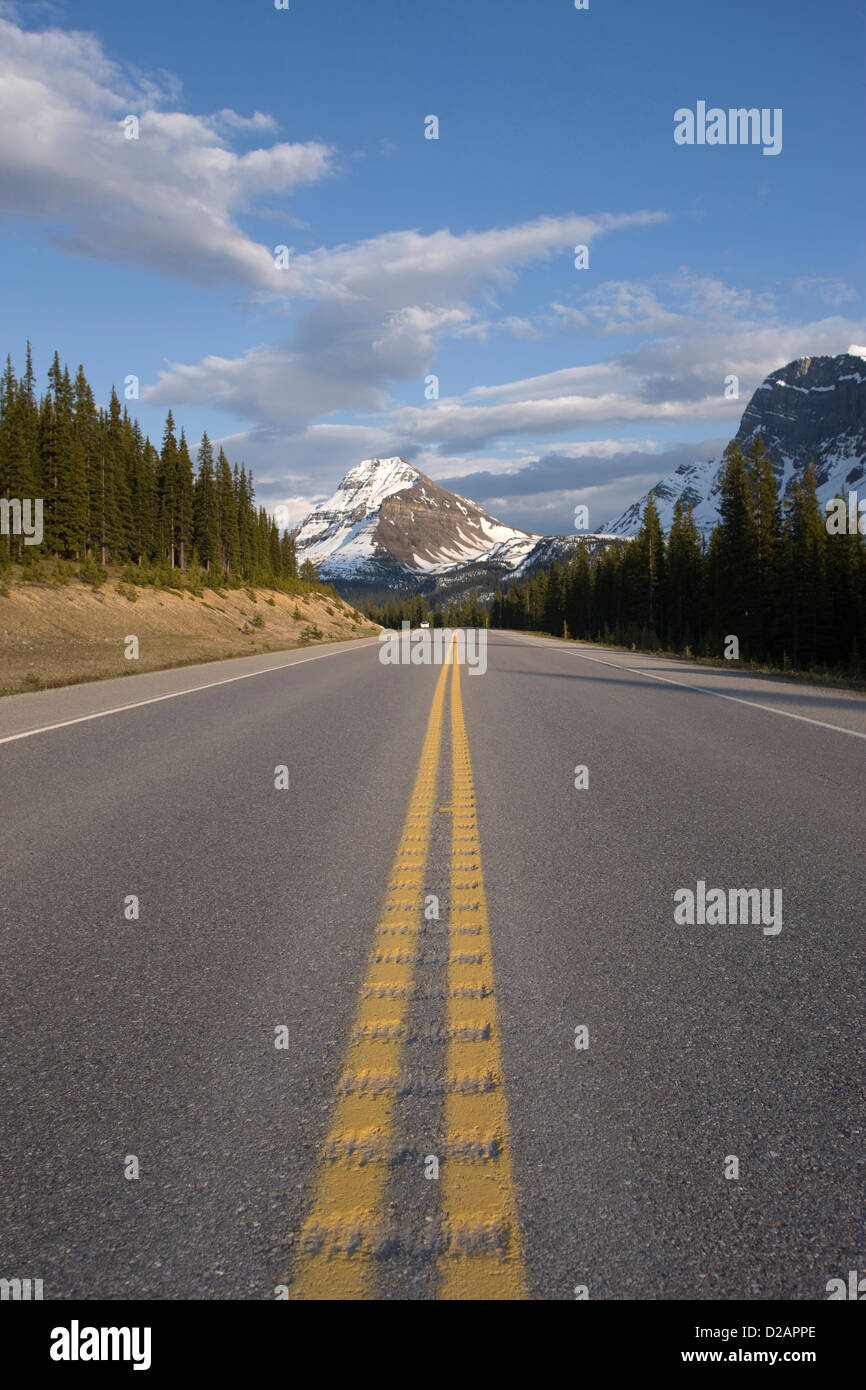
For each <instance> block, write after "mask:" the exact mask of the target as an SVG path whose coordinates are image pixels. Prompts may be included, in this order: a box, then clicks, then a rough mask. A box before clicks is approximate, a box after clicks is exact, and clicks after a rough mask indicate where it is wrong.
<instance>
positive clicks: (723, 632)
mask: <svg viewBox="0 0 866 1390" xmlns="http://www.w3.org/2000/svg"><path fill="white" fill-rule="evenodd" d="M725 458H726V467H725V470H724V473H723V477H722V485H721V495H720V498H719V511H720V520H719V522H718V524H717V526H716V527H715V530H714V531H713V533H712V535H711V537H710V539H709V542H708V543H706V544H705V543H704V541H703V538H702V536H701V534H700V532H699V531H698V528H697V526H696V525H695V521H694V518H693V516H692V512H691V508H690V507H688V508H685V509H684V508H683V507H682V505H681V503H680V502H679V501H678V502H677V503H676V506H675V509H674V517H673V524H672V526H671V530H670V534H669V536H668V537H667V541H666V540H665V537H664V534H663V532H662V528H661V525H660V522H659V515H658V510H657V508H656V505H655V501H654V500H653V498H652V496H650V498H649V500H648V502H647V505H646V508H645V511H644V515H643V520H642V524H641V528H640V531H639V533H638V535H637V538H636V539H635V540H634V541H631V542H630V543H628V544H625V545H622V546H611V547H610V548H609V549H607V550H605V551H604V552H603V553H602V554H600V555H599V556H598V557H597V559H596V560H595V562H594V563H591V562H590V560H589V556H588V554H587V551H586V549H585V547H583V546H581V547H580V548H579V550H578V553H577V555H576V556H575V558H574V559H573V560H572V561H571V562H570V563H569V564H568V565H565V566H563V565H561V564H558V563H554V564H552V565H551V566H550V568H549V569H547V570H545V571H539V572H538V573H537V574H535V575H534V576H533V577H532V578H531V579H528V580H525V581H523V582H522V583H512V584H509V585H508V587H507V589H506V590H505V592H504V593H503V592H502V591H500V590H497V593H496V596H495V598H494V600H493V604H492V617H493V622H494V625H496V626H502V627H507V628H519V629H535V630H536V631H542V632H548V633H552V634H554V635H555V636H561V635H566V636H570V637H576V638H583V639H587V640H597V641H609V642H614V643H618V644H623V645H626V646H631V645H634V646H635V647H641V648H645V649H649V650H659V649H664V650H667V651H674V652H682V653H684V654H687V655H696V656H706V657H716V658H718V657H721V656H723V655H724V648H725V639H726V638H727V637H728V636H731V635H733V636H736V637H737V638H738V640H739V656H740V659H741V660H745V661H755V662H758V663H761V664H767V665H770V666H774V667H780V668H782V669H789V668H792V669H798V670H818V669H826V670H837V671H840V672H844V673H847V674H852V675H859V674H862V671H863V654H864V652H866V539H864V537H863V536H861V535H859V534H857V535H853V536H852V535H847V534H840V535H835V534H830V533H828V531H827V526H826V517H825V514H824V513H823V512H822V511H821V508H820V506H819V503H818V499H817V495H816V486H815V474H814V470H813V469H812V467H811V466H810V467H809V468H808V469H807V470H806V473H805V475H804V477H803V479H802V481H799V482H797V483H796V484H795V486H794V488H793V490H792V491H791V493H790V494H789V495H788V496H787V497H786V498H785V499H784V502H781V503H780V500H779V497H778V490H777V485H776V479H775V476H774V474H773V469H772V466H771V464H770V459H769V456H768V454H767V451H766V449H765V448H764V446H763V444H762V442H761V440H760V437H758V436H756V438H755V439H754V441H753V442H752V444H751V445H750V446H749V448H748V450H747V452H746V453H745V454H743V452H742V451H741V450H740V448H739V446H737V445H730V446H729V447H728V449H727V451H726V454H725Z"/></svg>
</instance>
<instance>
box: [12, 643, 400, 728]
mask: <svg viewBox="0 0 866 1390" xmlns="http://www.w3.org/2000/svg"><path fill="white" fill-rule="evenodd" d="M369 646H372V643H371V642H365V643H364V644H363V647H361V646H357V647H342V648H341V649H340V650H339V651H336V652H320V653H319V655H318V656H303V657H301V658H300V660H299V661H284V662H283V663H282V664H281V665H280V666H266V667H264V668H263V670H261V671H245V672H244V673H243V675H242V676H227V677H226V679H225V680H222V681H208V683H207V685H191V686H190V687H189V688H188V689H187V690H171V691H169V693H168V694H167V695H152V696H151V697H150V699H149V700H135V701H134V702H133V703H132V704H131V705H115V706H114V708H113V709H100V710H96V711H95V713H93V714H79V715H78V716H77V717H76V718H75V719H62V720H61V721H60V723H59V724H41V725H40V726H39V728H38V729H25V730H24V731H23V733H20V734H7V735H6V736H5V738H0V743H14V742H15V741H16V739H19V738H33V736H34V734H49V733H51V731H52V729H68V728H69V726H70V724H86V723H87V721H88V720H89V719H105V718H106V717H107V716H108V715H109V714H124V713H125V711H126V710H128V709H141V708H142V707H143V706H144V705H158V704H159V702H160V701H161V700H177V699H179V698H180V696H181V695H196V694H197V693H198V692H199V691H200V690H214V689H215V688H216V687H217V686H218V685H233V684H234V682H235V681H247V680H250V678H251V677H252V676H267V675H270V674H271V673H272V672H273V671H288V670H290V669H291V668H292V667H293V666H305V665H306V664H307V662H308V661H324V660H325V658H326V657H328V656H345V655H346V653H347V652H357V651H362V650H365V649H366V648H367V647H369ZM147 674H148V675H156V674H157V672H155V671H154V672H150V671H149V672H148V673H147ZM59 688H62V687H59Z"/></svg>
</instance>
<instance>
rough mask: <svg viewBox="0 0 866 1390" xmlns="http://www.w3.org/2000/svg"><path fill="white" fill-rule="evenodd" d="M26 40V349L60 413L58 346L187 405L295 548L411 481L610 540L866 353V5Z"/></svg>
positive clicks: (3, 106)
mask: <svg viewBox="0 0 866 1390" xmlns="http://www.w3.org/2000/svg"><path fill="white" fill-rule="evenodd" d="M0 17H2V18H0V25H2V32H0V131H2V135H0V209H2V217H0V236H2V246H0V255H2V264H3V267H4V271H5V274H4V289H3V296H2V306H3V314H2V322H3V326H4V335H3V336H4V345H3V350H4V352H5V351H7V350H8V351H10V352H11V353H12V355H13V359H14V360H15V361H16V364H17V365H19V367H20V364H21V360H22V356H23V344H24V341H25V340H26V338H28V337H30V338H31V339H32V341H33V344H34V351H35V355H36V363H37V368H38V370H39V374H40V384H44V371H45V368H46V367H47V364H48V361H49V359H50V356H51V354H52V353H53V350H54V348H55V347H56V348H57V349H58V350H59V351H60V353H61V356H62V357H64V358H65V359H68V360H69V361H70V364H72V365H77V363H78V362H79V361H80V362H83V363H84V366H85V369H86V371H87V373H88V375H89V377H90V379H91V381H92V383H93V385H94V388H95V390H96V392H97V396H98V398H99V399H100V400H102V401H104V400H106V399H107V396H108V393H109V391H110V387H111V385H112V383H114V384H116V385H117V386H118V388H120V387H121V386H122V383H123V381H124V379H125V378H126V377H127V376H128V375H130V374H135V375H136V376H138V377H139V379H140V382H141V399H140V400H138V401H136V402H132V403H131V406H130V408H131V409H132V410H133V411H134V413H135V414H137V415H138V417H139V419H140V420H141V421H142V424H143V426H144V427H145V429H146V430H147V431H148V432H149V433H150V434H151V436H152V437H154V438H155V439H158V438H159V437H160V436H161V433H162V425H163V420H164V416H165V412H166V410H167V409H168V407H169V406H170V407H171V408H172V410H173V411H174V413H175V416H176V418H177V420H178V422H179V423H180V424H182V425H183V426H184V427H185V429H186V432H187V435H188V437H189V439H190V440H191V441H193V442H197V441H198V439H199V438H200V435H201V432H202V430H203V429H207V431H208V433H209V434H210V435H211V437H212V438H217V439H219V440H221V441H223V442H224V444H225V447H226V450H227V452H228V453H229V455H230V457H232V458H233V459H238V460H241V461H245V462H247V463H248V464H251V465H252V467H253V469H254V471H255V475H256V479H257V487H258V496H259V499H260V500H261V501H263V502H264V503H265V504H266V505H268V506H270V507H275V506H277V505H283V506H285V507H287V508H288V514H289V515H290V517H291V519H292V520H299V519H300V518H301V516H302V515H303V514H304V513H305V512H306V511H307V510H308V509H309V508H310V507H311V506H312V505H313V503H314V502H315V501H317V500H319V499H321V498H322V497H324V496H327V495H328V494H329V493H330V492H331V491H332V490H333V488H334V487H335V485H336V483H337V482H338V481H339V479H340V478H341V477H342V475H343V473H344V472H345V471H346V470H347V469H348V468H350V467H352V466H354V465H355V464H356V463H357V462H358V461H359V460H360V459H361V458H364V457H369V456H371V455H376V454H378V455H390V454H396V453H399V454H402V455H403V456H404V457H406V458H409V459H411V460H412V461H414V462H415V463H416V464H417V465H418V466H419V467H420V468H422V469H423V470H424V471H425V472H427V473H429V474H430V475H431V476H433V477H435V478H436V479H437V480H439V481H442V482H444V483H445V484H446V485H447V486H452V487H455V488H456V489H457V490H461V488H462V489H463V490H465V491H466V492H467V494H468V495H471V496H473V497H474V498H476V499H477V500H478V501H480V502H483V503H484V504H485V505H487V506H488V507H489V508H490V509H491V510H492V511H494V513H496V514H497V515H499V516H500V517H501V518H502V519H503V520H506V521H510V522H511V523H512V524H515V525H520V526H526V527H528V528H530V529H534V530H543V531H547V532H562V531H568V530H570V529H572V528H571V524H570V519H571V517H572V515H573V510H574V506H575V505H576V504H577V503H578V502H582V503H585V504H587V505H588V506H589V508H590V524H591V526H593V527H597V526H599V525H600V524H601V523H602V522H604V521H605V520H610V519H612V518H613V517H614V516H615V515H616V514H617V513H618V512H619V511H621V510H622V509H623V508H624V507H625V506H626V505H627V504H628V503H629V502H631V501H632V500H634V498H635V497H637V496H639V495H640V494H641V493H643V492H644V491H645V490H646V488H647V487H648V486H649V485H650V484H651V483H652V482H654V481H656V480H657V478H658V477H659V476H660V475H661V474H662V473H664V472H665V471H667V470H668V469H669V468H670V467H671V466H672V465H675V464H676V463H678V462H681V461H692V460H693V459H695V458H702V457H707V456H708V455H710V454H712V453H713V452H714V451H716V450H717V449H718V447H719V446H720V444H721V443H722V442H724V441H725V440H727V439H728V438H729V437H730V436H731V435H732V434H733V433H734V432H735V430H736V427H737V423H738V420H739V416H740V414H741V412H742V410H743V408H744V406H745V404H746V402H747V400H748V397H749V395H750V394H751V392H752V391H753V390H754V389H755V387H756V386H757V385H758V384H759V383H760V381H761V380H762V379H763V377H764V376H765V375H766V373H767V372H769V371H771V370H773V369H774V368H776V367H779V366H781V365H783V364H784V363H785V362H787V361H789V360H791V359H792V358H794V357H800V356H807V355H810V356H811V355H818V354H821V353H837V352H844V351H846V350H847V348H848V347H849V345H850V344H852V343H855V344H863V343H866V327H864V299H863V290H864V262H863V222H864V216H863V214H864V199H863V177H862V148H863V129H864V121H863V117H864V109H863V108H864V99H863V92H864V84H863V74H862V53H863V48H864V37H866V35H864V29H866V15H864V11H863V8H862V5H857V4H855V3H853V0H829V3H825V4H822V5H820V6H817V5H814V4H811V3H806V0H789V2H788V3H781V0H764V3H762V4H761V5H760V6H759V7H756V6H754V5H753V4H747V3H728V4H723V5H721V4H720V5H717V6H712V7H710V6H706V5H695V4H694V0H665V3H658V4H653V3H650V2H649V0H641V2H640V3H639V2H638V0H619V2H618V3H615V0H590V5H589V9H588V10H585V11H578V10H576V9H575V8H574V5H573V0H525V2H521V0H471V2H470V0H438V3H435V4H429V5H427V4H421V3H414V4H408V3H406V0H367V2H366V3H363V4H359V3H356V0H291V6H290V9H289V10H288V11H278V10H276V9H275V7H274V4H273V0H184V3H182V4H181V3H177V0H172V3H166V2H165V0H150V3H149V4H147V5H124V4H118V3H117V2H116V0H74V3H71V2H70V3H62V0H57V2H56V3H50V4H44V3H40V0H31V3H28V4H27V5H26V6H21V7H18V6H15V5H10V4H6V3H0ZM699 101H705V102H706V103H707V105H708V106H710V107H713V106H717V107H719V108H722V109H723V110H727V109H729V108H731V107H757V108H769V109H771V110H772V109H775V108H781V110H782V113H783V120H782V137H783V138H782V149H781V152H780V153H779V154H778V155H765V154H763V152H762V148H761V147H760V145H726V146H709V145H703V146H699V145H694V146H680V145H677V144H675V142H674V139H673V132H674V112H675V111H676V110H677V109H678V108H690V109H695V108H696V105H697V103H698V102H699ZM128 115H136V116H137V117H138V119H139V122H140V129H139V138H138V140H125V139H124V138H123V127H122V122H123V120H124V118H125V117H126V116H128ZM429 115H436V116H437V117H438V119H439V139H438V140H427V139H425V138H424V128H425V118H426V117H427V116H429ZM578 243H584V244H587V245H588V246H589V266H588V268H586V269H580V270H578V269H576V268H575V266H574V246H575V245H576V244H578ZM278 245H285V246H288V247H289V248H290V256H289V263H288V267H287V268H285V269H277V268H276V267H275V265H274V261H273V250H274V247H276V246H278ZM429 374H436V376H437V377H438V379H439V397H438V399H434V400H428V399H426V397H425V381H426V379H427V377H428V376H429ZM732 374H733V375H736V376H737V377H738V379H739V389H740V397H739V400H734V399H727V398H726V397H725V379H726V377H728V376H729V375H732Z"/></svg>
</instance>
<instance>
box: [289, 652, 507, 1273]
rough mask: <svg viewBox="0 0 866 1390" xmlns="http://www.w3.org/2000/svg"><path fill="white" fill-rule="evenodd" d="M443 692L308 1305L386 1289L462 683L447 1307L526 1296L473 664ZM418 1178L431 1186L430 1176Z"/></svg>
mask: <svg viewBox="0 0 866 1390" xmlns="http://www.w3.org/2000/svg"><path fill="white" fill-rule="evenodd" d="M456 640H457V639H455V644H454V647H453V648H452V655H453V657H454V659H453V660H452V662H451V663H450V664H449V665H444V666H443V667H442V669H441V671H440V673H439V677H438V679H437V682H436V689H435V693H434V696H433V704H432V707H431V710H430V716H429V719H428V721H427V729H426V732H425V735H424V743H423V746H422V749H421V757H420V761H419V764H418V771H417V774H416V777H415V783H414V786H413V789H412V795H411V798H410V801H409V809H408V811H407V814H406V819H405V822H404V825H403V830H402V833H401V836H400V842H399V846H398V849H397V854H396V856H395V859H394V864H393V868H392V870H391V875H390V880H389V883H388V891H387V895H386V898H385V903H384V906H383V908H382V912H381V915H380V918H379V922H378V925H377V927H376V934H375V940H374V944H373V950H372V953H371V956H370V960H369V964H368V967H367V972H366V976H365V979H364V983H363V985H362V986H361V992H360V998H359V1000H358V1005H357V1011H356V1015H355V1022H354V1025H353V1028H352V1034H351V1037H350V1040H349V1046H348V1050H347V1054H346V1060H345V1065H344V1069H343V1075H342V1079H341V1081H340V1084H339V1087H338V1094H337V1098H336V1104H335V1107H334V1112H333V1116H332V1120H331V1125H330V1129H329V1131H328V1135H327V1138H326V1140H325V1143H324V1146H323V1149H322V1153H321V1157H320V1163H319V1169H318V1174H317V1180H316V1188H315V1195H314V1197H313V1201H312V1205H311V1208H310V1212H309V1215H308V1217H307V1220H306V1222H305V1224H304V1227H303V1230H302V1233H301V1239H300V1251H299V1256H298V1260H297V1264H296V1267H295V1270H294V1277H293V1281H292V1285H291V1297H292V1298H296V1299H363V1298H375V1297H376V1296H377V1295H378V1294H379V1293H380V1292H381V1290H382V1289H383V1287H384V1280H385V1279H386V1277H387V1253H386V1250H387V1245H386V1243H385V1242H383V1239H382V1235H383V1220H384V1214H385V1211H386V1207H387V1201H388V1189H389V1178H390V1175H391V1168H392V1163H393V1160H394V1147H395V1111H396V1098H397V1096H398V1094H399V1092H400V1088H401V1087H403V1086H407V1087H411V1077H409V1076H407V1075H406V1073H405V1068H404V1044H405V1042H406V1039H407V1034H408V1020H409V1010H410V1005H411V1000H412V997H413V990H414V985H415V966H416V964H417V962H418V959H419V949H418V948H419V945H420V942H421V938H423V936H424V934H425V931H426V928H427V925H428V924H427V922H426V919H425V916H424V906H425V899H426V895H427V894H428V893H430V892H433V891H434V890H435V886H436V885H435V884H434V885H432V886H431V885H430V884H429V883H428V882H427V869H428V859H429V852H430V842H431V836H432V831H433V819H434V813H435V811H436V806H437V797H436V791H437V785H438V772H439V761H440V753H441V746H442V728H443V722H444V711H445V691H446V685H447V681H448V676H449V673H453V674H452V679H451V705H450V713H451V750H450V751H451V769H452V771H451V804H450V807H448V808H447V809H448V810H450V812H451V815H452V830H451V853H450V859H451V872H450V910H449V918H448V935H447V941H448V965H447V983H446V989H445V1001H444V1015H445V1018H444V1022H445V1030H444V1035H445V1038H446V1039H447V1045H446V1057H445V1084H444V1091H445V1097H444V1119H443V1128H444V1134H443V1137H442V1146H441V1151H440V1154H441V1179H440V1182H441V1189H440V1191H441V1203H442V1238H441V1240H440V1243H439V1251H440V1253H439V1258H438V1281H439V1296H440V1297H441V1298H445V1299H494V1298H496V1299H519V1298H525V1297H526V1288H525V1276H524V1269H523V1257H522V1251H521V1242H520V1231H519V1226H518V1221H517V1205H516V1197H515V1189H514V1179H513V1174H512V1168H511V1159H510V1155H509V1139H508V1122H507V1109H506V1099H505V1089H504V1084H503V1075H502V1059H501V1054H500V1047H499V1025H498V1017H497V1010H496V1000H495V996H494V992H493V965H492V959H491V946H490V931H489V923H488V915H487V902H486V898H485V895H484V878H483V873H482V868H481V844H480V840H479V836H478V822H477V816H476V807H475V791H474V785H473V780H472V767H471V763H470V758H469V743H468V739H467V735H466V722H465V719H464V715H463V701H462V696H461V690H460V666H459V664H458V663H457V660H456ZM419 1177H421V1175H420V1173H419Z"/></svg>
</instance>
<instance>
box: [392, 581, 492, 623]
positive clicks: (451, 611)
mask: <svg viewBox="0 0 866 1390" xmlns="http://www.w3.org/2000/svg"><path fill="white" fill-rule="evenodd" d="M364 612H365V613H366V616H367V617H368V618H369V619H370V620H371V622H374V623H381V625H382V627H387V628H399V627H400V625H401V623H404V622H406V623H411V624H412V626H413V627H418V626H419V624H421V623H429V624H430V626H431V627H489V626H490V614H489V613H488V611H487V608H486V607H485V605H484V604H483V603H482V602H481V600H480V599H479V597H478V593H477V591H476V590H475V589H473V590H472V592H471V593H470V595H469V597H468V598H465V599H455V600H454V601H452V602H451V603H449V604H448V606H447V608H443V607H442V605H441V604H440V603H436V604H434V606H433V608H430V606H429V604H428V602H427V600H426V599H425V598H422V597H421V596H420V595H417V594H416V596H415V597H414V598H403V599H388V600H387V602H385V603H373V602H370V603H368V604H367V605H366V608H365V609H364Z"/></svg>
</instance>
